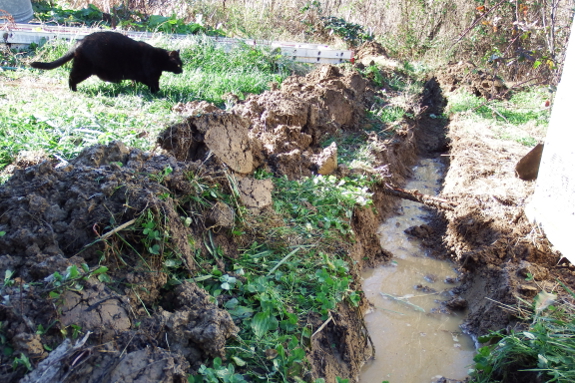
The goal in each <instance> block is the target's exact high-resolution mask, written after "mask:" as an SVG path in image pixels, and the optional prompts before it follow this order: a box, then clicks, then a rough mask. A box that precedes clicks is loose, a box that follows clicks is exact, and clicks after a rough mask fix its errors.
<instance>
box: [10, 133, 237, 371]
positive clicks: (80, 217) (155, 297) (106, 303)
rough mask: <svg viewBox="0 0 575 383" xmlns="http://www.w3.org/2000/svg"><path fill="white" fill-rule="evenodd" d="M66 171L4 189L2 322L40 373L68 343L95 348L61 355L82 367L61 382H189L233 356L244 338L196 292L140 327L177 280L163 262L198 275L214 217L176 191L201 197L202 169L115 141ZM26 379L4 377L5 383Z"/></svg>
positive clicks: (39, 171) (32, 170)
mask: <svg viewBox="0 0 575 383" xmlns="http://www.w3.org/2000/svg"><path fill="white" fill-rule="evenodd" d="M55 165H56V163H55V162H50V161H45V162H43V163H41V164H40V165H36V166H32V167H28V168H26V169H24V170H18V171H16V172H15V174H14V176H13V177H12V178H11V179H10V180H8V181H7V182H6V183H5V184H4V185H2V187H1V188H0V196H1V198H0V216H1V218H0V231H2V232H4V235H2V236H0V249H2V253H1V254H0V273H2V275H8V274H6V272H7V270H10V272H12V273H13V274H11V275H10V276H11V277H12V279H11V280H10V278H9V279H7V283H6V284H5V286H4V289H3V291H2V293H3V296H4V299H5V301H4V302H5V303H7V302H8V304H3V305H0V320H1V321H2V323H3V328H2V329H3V335H4V336H5V337H6V340H7V341H8V342H10V343H12V344H15V345H16V349H15V350H14V351H15V352H21V353H24V354H25V355H27V356H28V357H30V358H31V361H32V363H33V364H37V363H39V362H41V361H42V360H43V359H44V358H46V357H47V352H46V351H45V349H44V347H43V345H54V344H56V345H57V344H59V343H60V342H61V336H62V334H69V335H72V334H73V333H75V332H81V333H86V332H90V334H91V335H90V337H89V340H88V342H87V344H90V346H88V345H85V346H82V347H80V348H78V349H76V350H75V351H74V352H72V353H71V354H66V353H64V354H65V355H63V356H62V360H65V361H67V363H68V364H72V365H75V366H76V367H75V368H74V369H73V370H71V371H66V369H65V368H64V367H65V365H64V364H63V365H62V366H61V367H60V368H61V370H59V371H56V372H54V373H53V376H54V380H52V381H58V382H63V381H74V382H92V381H98V379H107V378H104V377H106V376H108V377H109V376H115V377H117V379H116V380H122V381H132V380H134V379H136V377H137V376H143V377H144V378H142V379H144V380H138V381H150V382H152V381H154V382H156V381H166V382H168V381H186V379H187V378H186V374H189V372H190V370H189V369H190V368H192V371H193V369H197V368H198V367H199V366H200V363H201V362H202V361H203V360H204V359H205V358H206V357H211V358H213V357H215V356H221V355H223V353H224V351H223V350H224V346H225V341H226V339H227V338H229V337H231V336H234V334H235V333H236V332H237V328H236V327H235V325H234V323H233V321H232V320H231V318H230V316H229V314H228V313H227V311H225V310H221V309H219V308H218V307H217V306H216V305H214V304H213V303H210V301H209V297H208V294H207V293H206V292H204V291H202V290H200V289H198V288H197V287H196V286H195V285H190V284H183V285H181V286H179V287H178V288H176V289H175V290H174V292H173V293H172V294H173V296H172V299H171V300H169V301H168V300H166V301H165V302H164V303H163V305H164V309H162V308H161V307H159V308H158V310H156V312H155V313H154V315H152V316H151V317H149V318H147V319H145V320H142V319H141V318H142V316H146V314H147V309H146V306H147V307H151V306H155V305H157V304H158V302H160V297H161V296H162V292H161V289H162V288H163V287H164V286H165V285H166V282H167V276H166V275H165V274H164V273H163V272H161V271H157V270H161V269H162V267H163V262H165V259H164V257H168V256H171V257H173V260H172V261H171V262H176V263H180V264H181V265H182V267H183V268H184V269H187V270H188V272H189V273H192V272H193V270H194V269H195V267H196V263H195V261H194V259H193V256H192V254H193V251H195V249H193V248H192V247H191V246H190V242H189V241H188V240H187V238H193V237H194V236H195V235H198V233H199V232H200V230H203V221H204V220H205V218H204V217H197V213H198V212H197V210H196V207H195V206H194V205H193V204H190V205H187V206H181V205H178V206H176V204H175V203H174V200H173V199H172V198H170V197H169V193H173V195H178V194H182V193H189V192H190V191H192V190H193V186H192V184H191V183H190V182H189V181H188V177H189V175H190V174H196V173H197V172H198V171H199V166H200V164H198V163H194V162H187V163H182V162H178V161H177V160H176V159H175V158H174V157H171V156H165V155H164V156H157V155H156V156H154V155H151V154H149V153H144V152H142V151H140V150H136V149H131V150H130V149H128V148H126V147H125V146H124V145H123V144H121V143H119V142H115V143H112V144H110V145H108V146H95V147H91V148H89V149H86V150H84V151H83V152H82V153H81V154H80V155H79V156H78V157H77V158H76V159H75V160H73V161H71V162H70V163H69V164H67V165H65V166H60V167H56V166H55ZM166 192H169V193H166ZM182 209H183V210H182ZM187 209H188V210H187ZM182 212H183V213H184V214H186V215H188V216H190V217H196V221H197V222H196V224H191V225H190V226H189V227H188V226H186V225H184V223H183V220H182V219H181V218H180V216H181V215H182ZM160 217H164V219H165V220H167V221H162V220H161V219H160ZM164 222H169V224H165V223H164ZM192 223H193V222H192ZM146 227H147V228H148V229H155V230H162V231H164V232H165V238H169V239H167V240H166V241H165V242H162V243H158V241H157V238H156V239H155V238H151V239H150V238H149V236H150V235H151V234H150V233H153V231H149V232H148V234H146V231H145V230H146ZM160 246H161V248H160ZM101 265H103V266H106V267H107V273H106V274H105V275H106V276H109V277H110V278H111V279H113V280H114V281H118V282H116V283H115V284H113V286H112V287H113V290H112V289H111V288H110V287H108V286H111V285H110V283H106V284H103V283H101V282H100V281H99V280H98V278H97V277H96V275H99V276H102V273H101V271H99V272H95V270H98V269H99V267H100V266H101ZM80 282H82V283H80ZM79 283H80V284H79ZM10 286H11V287H10ZM167 302H170V303H169V305H168V304H167ZM148 314H149V313H148ZM38 329H43V330H42V331H39V330H38ZM184 334H185V336H184ZM96 345H103V346H96ZM150 345H153V346H154V347H155V348H154V351H152V350H151V349H149V348H148V347H149V346H150ZM0 358H7V356H6V355H3V356H1V357H0ZM150 361H157V362H154V363H151V362H150ZM84 362H87V363H84ZM2 363H3V364H4V363H7V359H6V360H4V359H2ZM17 375H18V374H12V373H10V374H6V375H3V379H2V381H5V382H10V381H13V378H14V377H16V376H17ZM160 377H161V379H160Z"/></svg>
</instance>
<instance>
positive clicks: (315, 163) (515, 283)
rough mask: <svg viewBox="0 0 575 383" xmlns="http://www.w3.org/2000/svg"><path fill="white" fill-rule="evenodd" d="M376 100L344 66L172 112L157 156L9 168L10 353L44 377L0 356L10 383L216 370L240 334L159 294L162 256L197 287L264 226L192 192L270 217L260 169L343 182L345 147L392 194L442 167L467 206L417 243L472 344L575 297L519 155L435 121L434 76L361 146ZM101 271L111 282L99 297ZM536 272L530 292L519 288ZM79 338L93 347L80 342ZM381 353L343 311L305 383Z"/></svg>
mask: <svg viewBox="0 0 575 383" xmlns="http://www.w3.org/2000/svg"><path fill="white" fill-rule="evenodd" d="M369 49H370V52H371V51H373V50H374V48H373V47H370V48H369ZM371 54H374V53H373V52H371ZM365 56H366V58H365V59H367V60H369V59H370V56H369V54H366V55H365ZM384 75H385V73H384ZM376 91H377V89H376V88H375V87H374V85H373V84H372V83H371V82H370V80H369V79H366V78H363V77H362V76H361V75H359V74H358V73H357V71H355V70H353V69H351V68H346V67H335V66H329V65H328V66H322V67H320V68H318V69H317V70H315V71H313V72H311V73H310V74H308V75H306V76H292V77H290V78H289V79H287V80H286V81H285V82H284V83H283V84H282V85H281V87H279V88H278V89H272V90H270V91H267V92H265V93H263V94H261V95H252V96H249V97H248V99H246V100H245V101H243V102H240V103H237V104H236V105H235V106H234V107H233V108H232V109H231V110H228V111H222V110H219V109H217V110H216V109H214V108H213V106H210V105H206V103H192V104H186V105H178V106H176V108H178V110H179V111H180V112H181V113H182V114H183V115H184V116H185V119H184V121H183V122H181V123H179V124H176V125H173V126H170V127H168V128H167V129H166V130H165V131H164V132H163V133H162V134H161V135H160V137H158V144H159V146H160V147H161V148H162V150H163V152H162V153H160V154H158V153H147V152H142V151H140V150H136V149H131V148H127V147H126V146H125V145H123V144H122V143H120V142H114V143H112V144H110V145H107V146H94V147H91V148H88V149H86V150H84V151H83V152H82V153H81V154H80V155H79V156H78V157H77V158H76V159H74V160H72V161H70V162H69V163H60V162H58V161H55V160H50V159H48V160H45V161H43V162H39V163H37V162H30V163H27V162H26V161H23V162H22V164H20V166H16V168H15V169H14V175H13V176H12V177H11V178H10V179H9V180H8V181H7V182H6V183H5V184H4V185H2V186H0V232H5V234H4V235H3V236H0V275H3V276H4V275H6V274H5V273H6V271H7V270H9V271H12V272H14V274H13V276H11V279H10V281H11V283H10V284H7V285H5V286H4V288H3V291H2V296H3V297H2V299H3V302H2V304H1V305H0V321H1V322H2V334H3V337H4V338H5V339H4V340H3V342H4V344H10V345H12V346H13V348H14V353H15V355H20V354H22V355H25V356H27V357H28V358H29V359H30V362H31V364H32V365H33V367H34V369H35V370H34V371H33V372H31V373H29V374H27V375H26V370H25V369H24V368H23V367H20V368H17V369H12V367H11V360H12V359H10V358H9V357H7V356H6V355H0V365H1V366H3V367H2V368H1V369H0V381H2V382H17V381H20V379H23V380H22V381H37V376H39V375H38V374H41V376H43V379H44V380H43V381H45V382H99V381H125V382H131V381H134V382H135V381H138V382H186V381H187V376H188V375H189V374H194V373H196V372H197V369H198V368H199V367H200V365H201V364H202V363H206V361H209V360H211V359H213V358H215V357H218V356H223V355H224V351H225V350H224V347H225V345H226V342H228V341H229V340H230V339H231V338H233V337H234V335H235V334H236V333H237V332H238V327H237V326H238V325H239V323H234V321H233V320H232V318H231V316H230V315H229V314H228V312H227V311H226V310H225V309H223V308H221V307H220V306H218V305H217V304H215V303H214V302H212V301H211V300H210V297H209V296H208V293H207V292H206V291H204V290H202V289H201V288H199V287H198V286H196V285H195V284H193V283H191V282H189V283H188V282H187V283H184V284H181V285H179V286H177V287H176V288H174V289H166V288H165V287H166V284H167V282H168V276H167V274H166V273H164V272H162V271H161V270H162V267H163V262H164V261H165V259H162V256H161V254H164V253H166V252H164V250H166V251H168V250H169V252H170V253H171V254H176V255H177V256H176V258H175V259H174V260H172V261H173V262H174V263H175V264H177V267H180V268H181V269H182V270H185V271H186V273H187V274H188V275H191V276H194V275H197V273H198V269H199V268H200V267H201V265H199V264H197V261H196V259H195V258H194V254H207V253H208V251H209V250H208V249H207V248H206V245H205V242H204V241H203V238H204V235H205V234H206V233H207V232H208V231H209V232H210V233H211V235H212V238H213V242H214V244H215V245H217V246H219V247H220V248H221V249H222V250H223V251H224V252H225V254H226V256H227V257H229V258H231V259H233V258H234V257H236V256H237V252H238V250H237V249H238V248H239V247H241V245H245V244H246V243H250V241H252V240H253V239H254V238H258V232H257V225H254V227H253V228H251V229H250V228H248V229H247V230H246V233H245V234H244V235H242V236H239V237H238V236H232V235H230V234H229V231H230V230H229V229H230V228H231V227H233V222H234V214H237V211H236V208H235V207H234V206H228V205H226V204H224V203H218V204H214V205H212V206H209V207H205V206H203V205H201V204H198V203H196V202H197V201H194V200H190V199H186V198H185V196H187V195H190V194H193V193H196V192H197V190H196V189H195V188H196V187H197V183H195V182H194V179H197V178H198V177H201V178H202V181H203V182H205V183H208V184H210V183H211V184H213V185H217V187H218V188H219V189H220V190H222V192H224V193H230V194H231V193H232V188H233V189H234V192H235V190H236V187H237V191H238V192H239V195H240V201H241V203H242V204H243V205H244V206H245V207H246V208H247V209H248V211H249V214H250V216H251V217H258V215H262V214H266V212H269V211H270V209H271V202H272V200H271V191H272V189H273V185H272V184H271V182H270V181H269V180H260V179H256V178H254V177H253V172H254V171H255V170H256V169H263V170H266V171H269V172H272V173H274V174H275V175H278V176H280V175H285V176H287V177H289V178H291V179H295V178H299V177H304V176H309V175H312V174H334V175H336V176H337V175H345V174H348V172H349V171H350V170H349V169H346V168H345V167H344V166H341V165H338V163H337V153H338V148H337V146H335V145H331V146H328V147H322V146H321V142H322V141H323V140H325V138H326V137H329V136H332V135H339V134H357V135H361V136H362V137H364V138H365V140H377V141H378V142H377V144H378V145H377V146H378V147H380V148H381V150H380V151H379V152H378V153H375V155H376V158H377V161H378V162H379V164H380V167H379V168H380V169H383V170H382V171H385V175H386V178H385V180H386V183H389V184H393V185H398V186H401V185H404V184H405V180H406V178H408V177H409V175H410V172H411V170H410V169H411V167H412V166H413V165H414V164H415V162H416V160H417V158H418V157H419V156H422V155H423V156H438V155H440V154H446V153H449V156H450V157H449V158H450V168H449V171H448V174H447V177H446V180H445V186H444V190H443V192H442V195H443V197H444V198H446V199H449V200H451V201H453V202H454V203H455V204H456V205H457V207H456V208H455V209H454V210H452V211H445V212H439V213H438V216H437V219H436V223H437V224H431V225H429V226H428V228H420V229H415V231H414V233H415V234H417V235H419V236H422V237H425V238H427V240H426V241H424V242H426V243H427V245H428V246H429V248H430V249H431V248H433V249H434V250H433V251H432V252H434V254H435V255H436V256H438V257H450V258H452V259H453V260H454V262H456V263H457V265H458V267H459V268H460V270H461V271H462V272H463V277H462V285H461V286H460V287H459V293H460V295H461V296H462V297H463V298H464V299H465V300H466V301H467V303H468V309H469V315H468V317H467V319H466V320H465V330H466V331H467V332H468V333H470V334H471V335H479V334H482V333H484V332H485V331H487V330H489V329H499V328H502V327H506V326H512V325H513V324H514V323H515V322H516V318H514V317H513V315H512V314H511V313H509V312H506V311H505V310H503V309H502V308H501V306H499V305H498V304H496V303H494V302H493V301H498V302H501V303H505V304H514V303H515V301H516V299H517V297H526V298H528V297H530V296H532V295H533V291H534V290H533V289H535V288H536V286H537V285H535V283H537V284H538V285H542V286H546V284H548V283H553V281H554V280H555V279H556V278H560V279H561V280H562V281H563V282H565V283H566V284H567V285H568V286H571V287H572V288H573V286H575V283H574V282H575V277H574V275H573V271H572V269H571V268H570V267H567V265H565V264H562V263H560V262H559V261H560V256H559V254H557V253H554V252H553V251H552V249H551V246H550V245H549V243H548V242H547V241H546V239H545V238H544V236H543V235H541V234H540V233H539V232H538V231H537V230H536V229H534V228H533V227H532V226H531V225H530V224H529V223H528V222H527V220H526V218H525V216H524V214H523V207H524V203H525V201H526V200H527V198H528V197H529V195H530V194H531V193H532V189H533V186H532V183H530V182H525V181H521V180H519V179H517V178H516V177H515V175H514V173H513V170H512V169H511V167H510V165H509V166H508V164H510V163H515V162H516V161H515V159H517V160H518V159H519V158H520V157H521V156H522V155H524V154H525V153H522V148H512V147H510V146H507V145H508V143H506V144H505V146H504V147H501V146H497V145H495V144H493V146H492V145H491V144H492V143H491V142H490V141H489V138H488V137H481V136H480V135H479V133H478V132H480V131H481V130H480V129H477V132H471V133H469V132H463V131H460V130H458V125H457V121H455V122H453V121H452V122H451V124H450V125H449V126H448V125H447V124H446V123H445V121H439V120H438V119H436V118H433V117H434V116H438V115H441V112H442V108H443V107H444V105H445V101H444V99H443V97H442V92H443V90H442V88H441V86H440V81H438V80H437V79H435V78H431V79H429V81H428V82H427V83H426V86H425V92H424V94H423V95H422V100H421V105H422V113H420V114H419V115H418V116H417V118H414V119H406V120H404V121H402V123H401V124H400V125H399V126H398V128H397V130H396V133H395V135H394V136H393V137H391V138H387V139H383V138H380V137H377V136H373V135H367V134H366V133H365V132H364V129H363V124H364V123H365V120H364V111H365V110H366V108H369V106H370V103H371V102H373V97H374V94H375V92H376ZM198 111H199V112H198ZM448 151H449V152H448ZM230 180H235V181H237V182H235V183H232V182H231V181H230ZM383 188H384V185H383V184H382V185H376V186H374V188H373V190H372V191H373V192H374V204H375V207H376V209H375V210H374V209H371V208H357V209H356V211H355V212H354V215H353V222H352V223H353V229H354V231H355V233H356V242H355V243H354V244H353V245H352V246H351V256H352V258H353V259H354V260H355V261H357V270H356V271H355V273H356V275H355V277H356V278H357V280H358V283H359V270H361V269H362V268H364V267H372V266H375V265H381V264H382V263H384V262H385V261H388V260H389V259H390V258H391V254H389V253H388V252H386V251H385V250H383V249H382V248H381V246H380V241H379V238H378V235H377V228H378V226H379V224H380V223H381V221H382V220H383V219H384V217H388V216H390V215H391V214H392V213H393V212H394V209H396V206H397V200H396V198H395V197H392V196H389V195H387V194H385V193H384V192H383ZM247 221H249V217H248V219H247ZM253 221H254V222H255V221H256V220H255V219H253ZM137 222H138V223H139V225H136V223H137ZM146 222H147V223H150V222H151V223H152V224H153V225H154V226H155V227H156V228H158V230H162V231H163V232H164V233H165V238H167V239H166V241H164V242H162V243H155V244H156V245H158V246H159V247H157V248H154V247H153V246H148V245H146V243H149V242H146V241H149V234H150V232H149V231H148V232H144V231H143V230H141V228H142V223H146ZM136 227H138V228H139V229H136ZM159 249H161V250H162V251H159ZM82 265H86V266H85V267H86V268H87V270H85V274H83V275H86V276H87V277H86V280H85V281H83V288H82V289H80V288H77V286H76V285H75V284H74V283H72V282H67V281H69V279H66V278H67V277H69V276H65V275H64V276H62V275H61V274H58V275H60V277H61V278H60V279H54V278H55V277H54V273H56V272H58V273H63V272H64V271H65V270H66V269H67V268H69V267H72V266H76V267H77V268H78V269H82ZM101 266H105V267H107V274H108V275H109V276H110V277H111V279H112V280H114V281H118V282H117V283H115V284H109V283H105V282H106V281H105V280H104V279H102V278H101V277H102V275H101V274H99V273H98V270H99V268H100V267H101ZM220 268H221V269H222V270H223V269H225V265H224V264H223V262H222V264H221V265H220ZM527 272H529V273H532V274H533V275H535V276H536V277H535V280H534V281H532V282H526V281H525V278H524V276H525V275H526V273H527ZM67 283H68V284H67ZM61 286H65V287H66V288H65V289H64V290H65V291H64V292H62V289H60V288H59V287H61ZM359 288H360V287H359V284H358V289H359ZM486 297H489V298H491V299H493V301H491V300H486V299H485V298H486ZM365 304H366V302H365V301H364V305H365ZM454 305H456V303H454ZM152 308H153V309H152ZM310 322H311V324H312V325H313V327H314V328H319V327H320V326H322V325H324V324H325V323H324V322H323V321H322V320H321V318H319V317H318V318H310ZM74 326H77V327H76V328H75V327H74ZM78 328H81V332H82V334H88V335H86V336H83V337H78V336H77V334H76V336H74V331H75V330H78ZM63 334H65V335H66V339H67V340H66V341H62V339H63ZM333 344H337V347H335V348H334V347H332V345H333ZM372 353H373V349H372V347H371V346H370V342H369V336H368V334H367V332H366V330H365V325H364V321H363V316H362V311H361V310H358V309H356V308H352V307H348V306H347V305H345V304H341V305H340V306H339V307H338V310H337V312H335V313H334V314H333V320H332V321H330V322H329V323H327V324H325V326H324V327H323V329H322V331H321V332H319V333H318V334H317V336H315V337H314V338H313V340H312V345H311V347H310V350H309V352H308V360H309V362H310V365H311V369H312V372H311V376H310V379H311V378H319V377H323V378H325V379H326V382H330V383H331V382H335V381H336V377H341V378H348V379H351V381H355V380H356V379H358V377H359V374H360V371H361V367H362V365H363V363H364V362H365V361H366V360H368V359H369V358H370V357H371V356H372ZM34 374H36V375H34Z"/></svg>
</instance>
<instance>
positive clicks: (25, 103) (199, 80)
mask: <svg viewBox="0 0 575 383" xmlns="http://www.w3.org/2000/svg"><path fill="white" fill-rule="evenodd" d="M154 45H156V46H162V47H165V48H169V49H180V50H181V56H182V59H183V62H184V73H182V74H180V75H175V74H172V73H164V74H163V75H162V77H161V79H160V91H159V92H158V93H157V94H154V95H153V94H151V93H150V92H149V90H148V88H147V87H146V86H144V85H142V84H136V86H135V87H134V86H132V84H131V82H128V81H125V82H123V83H121V84H111V83H106V82H103V81H100V80H99V79H98V78H97V77H95V76H92V77H91V78H89V79H88V80H86V81H84V82H82V83H81V84H79V85H78V92H71V91H70V90H68V85H67V82H68V80H67V78H68V73H69V67H70V64H67V65H65V66H64V67H60V68H57V69H54V70H51V71H40V70H32V69H28V68H26V67H25V66H24V65H25V61H26V60H28V61H31V60H41V61H51V60H54V59H56V58H58V57H60V56H61V55H63V54H64V52H66V50H67V49H69V47H70V43H67V42H63V41H54V42H50V43H48V44H46V45H44V46H42V47H41V48H38V52H37V54H36V55H35V57H29V58H28V59H25V58H23V56H21V55H18V56H17V57H18V59H19V60H20V64H21V65H22V66H23V67H22V68H20V69H18V70H17V71H5V72H0V169H1V168H4V167H5V166H6V165H8V164H10V163H11V162H13V161H14V158H15V157H16V156H17V154H18V153H19V152H20V151H22V150H39V149H42V150H44V151H46V152H47V153H48V154H51V155H55V156H60V157H62V158H65V159H69V158H72V157H73V156H75V155H76V154H77V153H79V152H80V151H81V150H82V149H83V148H85V147H87V146H90V145H93V144H95V143H102V144H106V143H109V142H110V141H112V140H121V141H123V142H124V143H125V144H126V145H128V146H133V147H137V148H141V149H145V150H147V149H150V148H152V147H153V146H154V144H155V138H156V137H157V134H158V133H159V132H160V131H161V130H162V129H164V128H166V127H167V126H169V125H170V124H171V123H173V122H175V121H177V120H179V119H181V117H180V116H178V114H177V113H175V112H173V111H172V110H171V108H172V107H173V105H174V104H176V103H178V102H184V103H185V102H189V101H194V100H206V101H209V102H213V103H215V104H216V105H218V106H220V107H224V104H225V95H226V94H235V95H237V96H238V97H239V98H240V99H243V98H245V97H246V96H247V95H248V94H250V93H261V92H263V91H264V90H266V89H267V88H268V84H269V83H271V82H277V83H281V81H283V79H285V78H286V77H287V76H288V75H289V74H290V73H291V70H290V68H291V67H290V62H287V61H284V60H283V59H282V58H281V57H280V56H279V55H278V54H276V53H272V52H269V51H266V50H262V49H254V48H252V47H248V46H237V47H228V48H223V47H218V46H216V45H215V44H214V43H213V42H212V41H211V40H209V39H207V38H205V37H190V38H188V39H186V40H178V41H166V40H161V39H159V40H157V41H156V42H154Z"/></svg>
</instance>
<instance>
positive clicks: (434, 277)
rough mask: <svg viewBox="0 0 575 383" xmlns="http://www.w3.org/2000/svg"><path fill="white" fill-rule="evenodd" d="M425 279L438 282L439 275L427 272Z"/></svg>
mask: <svg viewBox="0 0 575 383" xmlns="http://www.w3.org/2000/svg"><path fill="white" fill-rule="evenodd" d="M423 279H425V280H426V281H427V282H429V283H435V282H437V277H436V276H435V275H433V274H427V275H425V276H424V277H423Z"/></svg>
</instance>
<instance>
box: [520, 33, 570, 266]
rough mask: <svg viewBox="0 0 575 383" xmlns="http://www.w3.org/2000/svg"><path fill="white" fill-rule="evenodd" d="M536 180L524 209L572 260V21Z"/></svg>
mask: <svg viewBox="0 0 575 383" xmlns="http://www.w3.org/2000/svg"><path fill="white" fill-rule="evenodd" d="M536 182H537V183H536V186H535V193H534V194H533V198H532V200H531V203H530V204H528V206H527V208H526V209H525V210H526V211H525V212H526V214H527V216H528V217H529V219H531V220H532V221H535V222H537V223H539V224H540V225H541V226H542V228H543V231H544V232H545V234H546V235H547V238H548V239H549V241H550V242H551V243H552V244H553V246H555V247H556V248H557V250H559V251H561V253H562V254H563V256H564V257H566V258H567V259H568V260H569V261H570V262H571V263H573V264H575V24H573V27H572V28H571V36H570V38H569V43H568V46H567V54H566V57H565V64H564V66H563V74H562V76H561V81H560V82H559V85H558V87H557V94H556V95H555V101H554V103H553V110H552V111H551V120H550V122H549V129H548V130H547V137H545V148H544V149H543V155H542V157H541V165H540V167H539V175H538V177H537V181H536Z"/></svg>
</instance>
